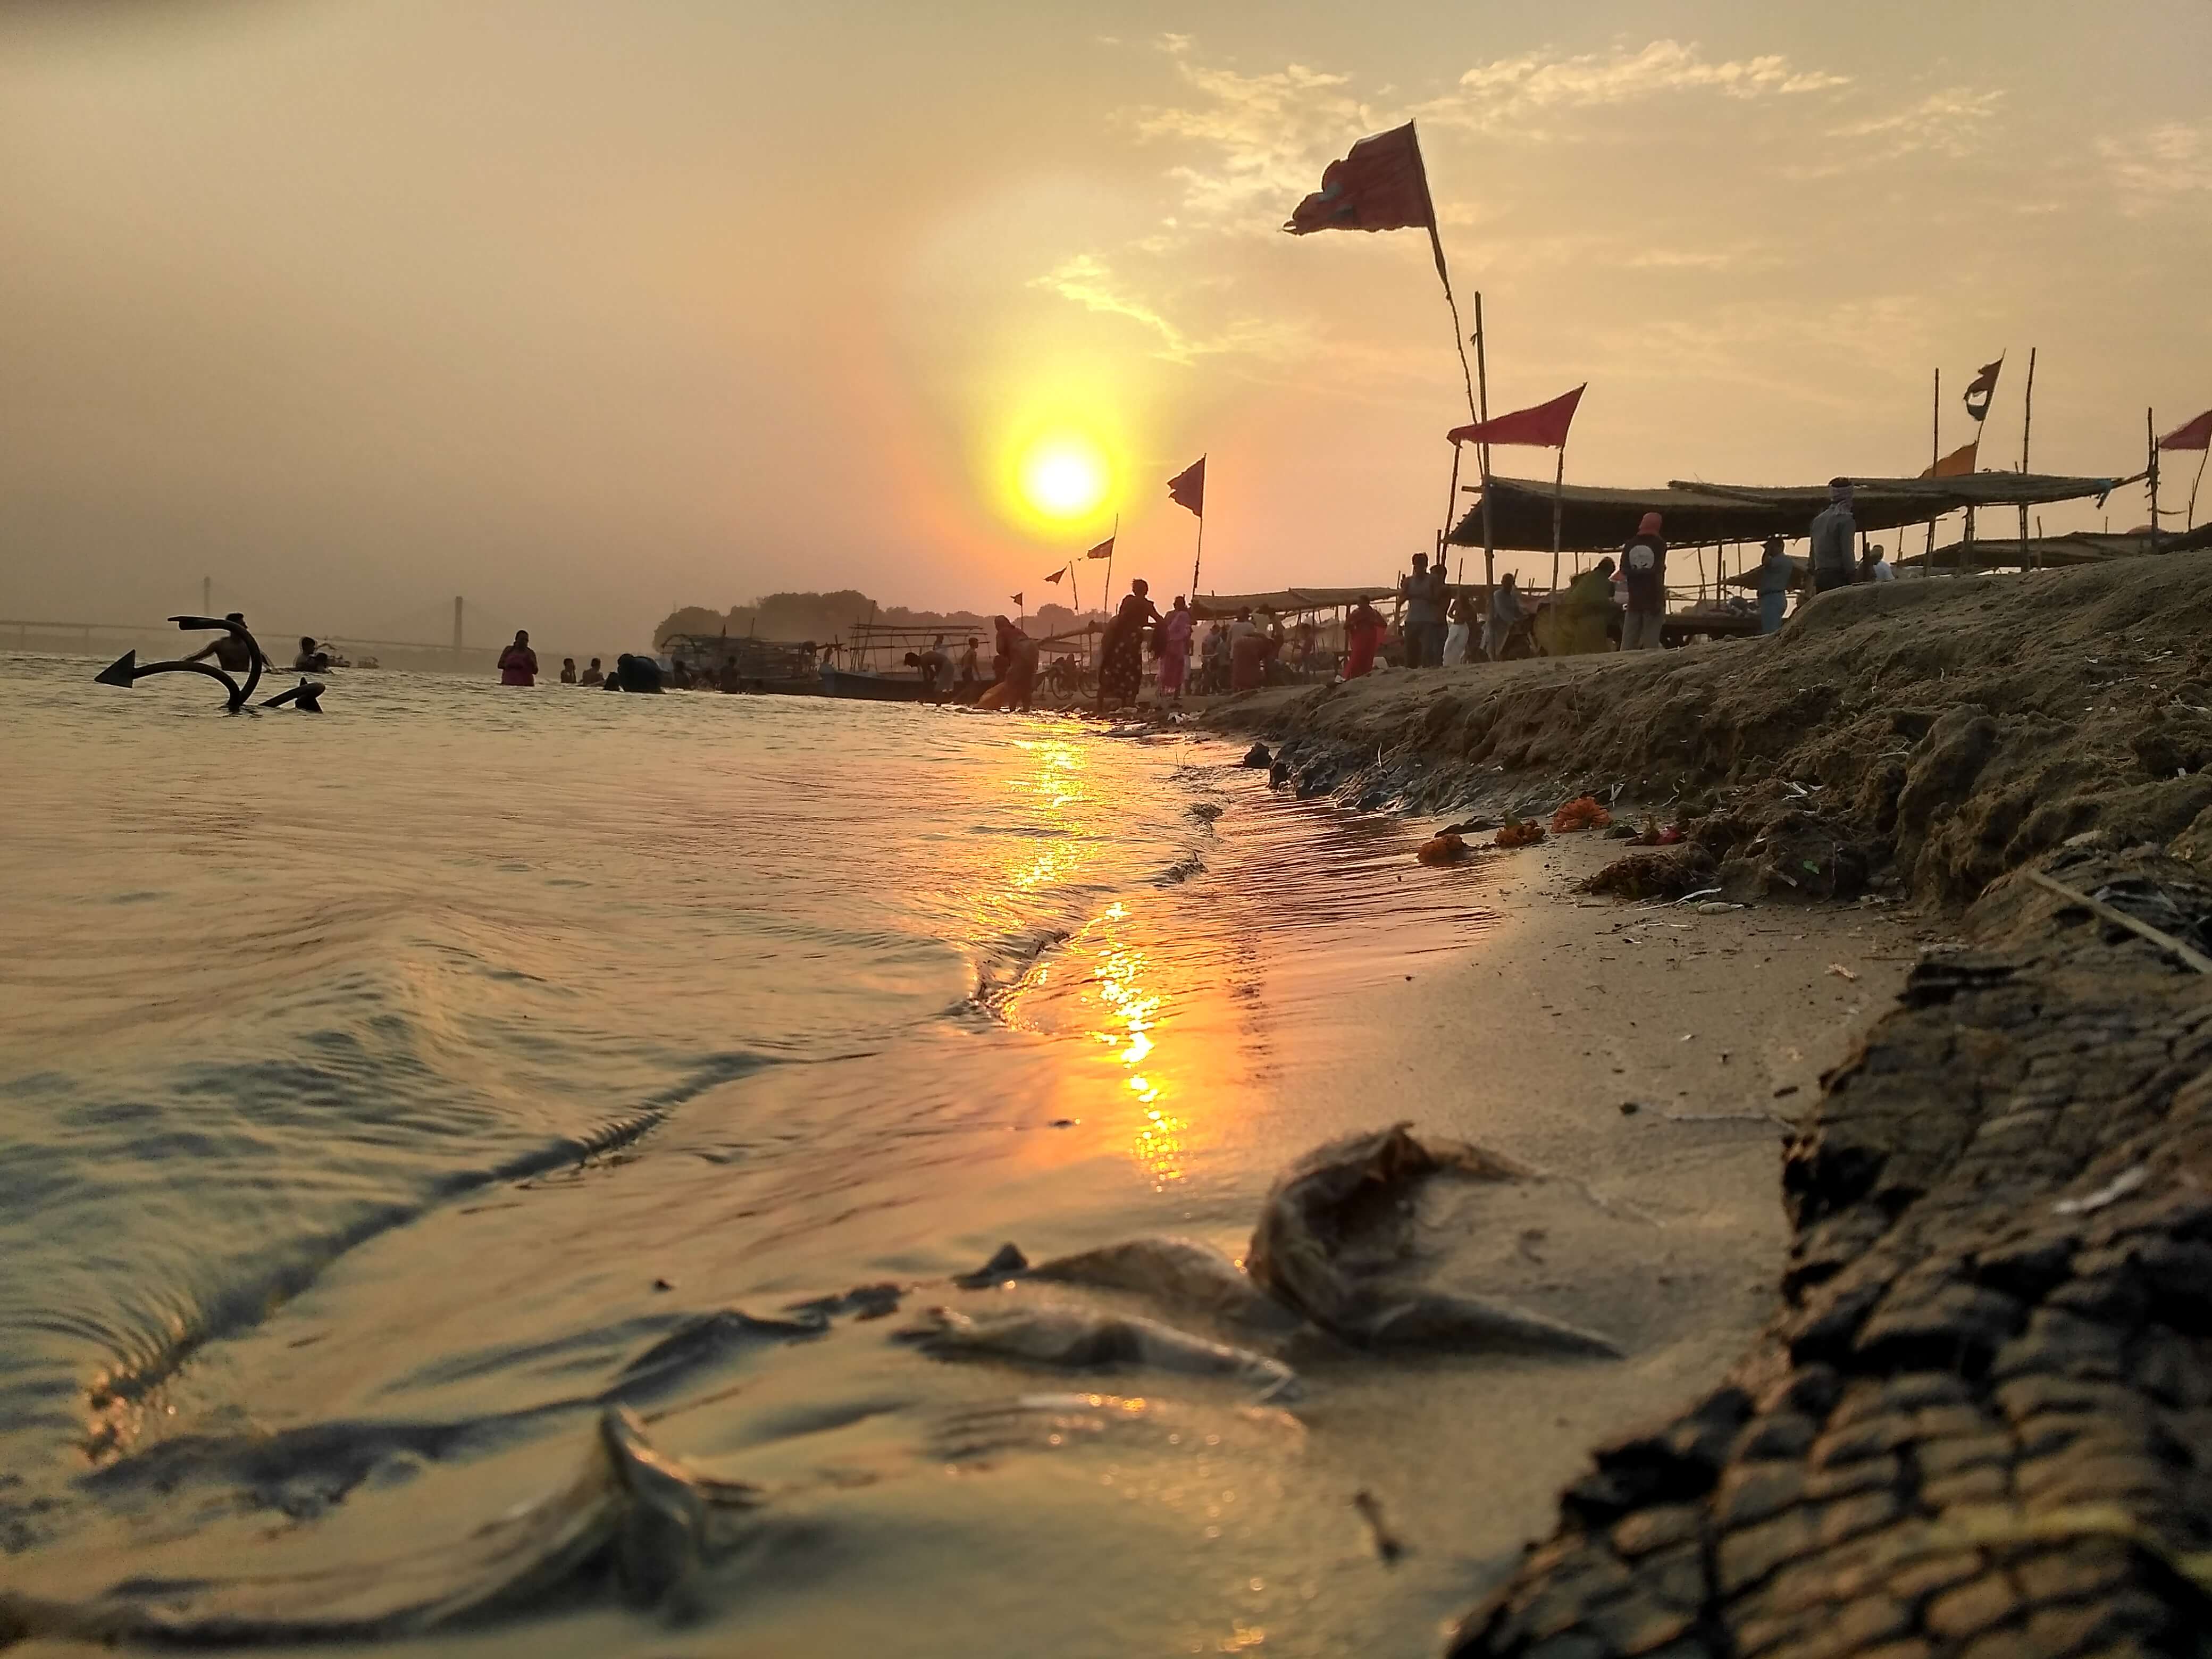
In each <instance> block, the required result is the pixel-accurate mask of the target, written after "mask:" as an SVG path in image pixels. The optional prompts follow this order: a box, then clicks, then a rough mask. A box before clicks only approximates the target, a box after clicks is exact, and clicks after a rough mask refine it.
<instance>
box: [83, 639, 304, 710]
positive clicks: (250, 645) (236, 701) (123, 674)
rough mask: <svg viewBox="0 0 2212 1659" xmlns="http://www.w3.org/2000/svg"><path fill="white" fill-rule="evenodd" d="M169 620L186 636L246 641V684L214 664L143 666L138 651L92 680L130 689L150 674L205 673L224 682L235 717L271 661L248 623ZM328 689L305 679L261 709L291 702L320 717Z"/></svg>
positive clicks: (227, 703) (184, 662)
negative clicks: (210, 634) (207, 633)
mask: <svg viewBox="0 0 2212 1659" xmlns="http://www.w3.org/2000/svg"><path fill="white" fill-rule="evenodd" d="M169 620H170V621H171V622H173V623H176V625H177V627H178V628H179V630H181V631H182V632H184V633H187V634H191V633H197V632H199V631H201V630H203V629H215V630H216V631H218V632H223V633H228V634H230V635H233V636H234V637H235V638H238V639H240V640H243V641H246V650H247V651H248V652H250V653H252V665H251V666H250V667H249V668H248V669H247V671H246V684H243V685H240V684H239V683H238V682H237V681H236V680H234V679H233V678H231V677H230V674H229V671H228V670H225V669H222V668H218V667H216V665H214V664H213V663H205V662H197V661H191V660H189V659H184V658H179V659H176V660H175V661H173V662H149V663H142V662H140V661H139V660H138V653H137V652H136V651H126V652H125V653H123V654H122V655H121V656H119V657H118V658H117V659H115V660H114V661H113V662H112V663H110V664H108V665H107V666H106V667H105V668H103V669H101V670H100V672H99V673H97V674H95V675H94V676H93V678H94V679H95V680H97V681H98V682H99V683H100V684H102V685H120V686H123V687H125V688H126V689H128V688H129V687H131V686H132V685H135V684H137V683H138V682H139V681H140V680H143V679H144V678H146V677H147V676H148V675H149V674H204V675H206V676H207V677H208V678H210V679H211V680H220V681H221V682H222V688H223V692H224V695H225V699H226V701H225V705H224V706H225V707H226V708H228V710H229V711H230V712H231V713H232V714H236V713H237V712H238V711H239V710H240V709H241V708H245V707H246V699H247V698H249V697H251V696H252V695H253V688H254V687H255V686H257V685H258V684H261V671H262V669H263V667H264V666H265V665H267V663H268V661H269V659H268V658H267V657H265V656H264V655H263V654H262V652H261V644H260V641H258V640H256V639H255V638H254V637H253V635H252V634H250V633H248V632H247V631H246V624H245V623H239V622H232V621H230V620H229V619H228V617H170V618H169ZM325 690H329V688H328V687H327V686H325V685H324V684H321V683H320V682H319V681H316V680H311V679H306V678H302V679H301V682H300V683H299V684H297V685H295V686H294V687H293V688H292V689H291V690H289V691H279V692H278V693H277V694H276V696H273V697H267V698H264V699H263V700H262V702H260V703H259V705H258V707H260V708H283V707H284V706H285V705H286V704H287V703H289V704H291V705H292V706H293V707H294V708H297V709H299V710H300V712H301V714H321V713H322V712H323V705H322V703H321V702H320V698H321V697H322V695H323V693H324V692H325Z"/></svg>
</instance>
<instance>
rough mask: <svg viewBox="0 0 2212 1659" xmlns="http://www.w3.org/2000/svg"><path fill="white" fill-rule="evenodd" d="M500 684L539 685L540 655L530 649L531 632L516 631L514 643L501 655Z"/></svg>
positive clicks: (519, 629)
mask: <svg viewBox="0 0 2212 1659" xmlns="http://www.w3.org/2000/svg"><path fill="white" fill-rule="evenodd" d="M499 683H500V684H501V685H535V684H538V653H536V652H535V651H532V649H531V648H530V630H529V629H526V628H518V629H515V630H514V643H513V645H510V646H508V647H507V649H506V650H504V651H502V652H501V653H499Z"/></svg>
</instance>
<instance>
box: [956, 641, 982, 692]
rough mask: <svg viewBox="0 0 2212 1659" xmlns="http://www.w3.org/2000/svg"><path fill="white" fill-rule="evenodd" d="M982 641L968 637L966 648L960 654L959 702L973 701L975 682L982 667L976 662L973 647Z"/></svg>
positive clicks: (980, 675)
mask: <svg viewBox="0 0 2212 1659" xmlns="http://www.w3.org/2000/svg"><path fill="white" fill-rule="evenodd" d="M981 643H982V641H981V640H978V639H977V638H976V637H975V635H973V634H970V635H969V636H968V648H967V649H966V650H965V651H963V652H962V653H960V701H961V702H974V701H975V682H976V681H977V680H979V679H981V678H982V669H983V665H982V664H981V663H980V662H979V661H977V660H976V658H975V647H977V646H979V645H981Z"/></svg>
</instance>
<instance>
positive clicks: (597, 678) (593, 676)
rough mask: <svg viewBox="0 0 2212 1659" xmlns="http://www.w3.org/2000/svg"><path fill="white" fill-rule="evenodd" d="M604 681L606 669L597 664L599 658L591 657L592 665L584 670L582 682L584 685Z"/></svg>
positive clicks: (599, 683)
mask: <svg viewBox="0 0 2212 1659" xmlns="http://www.w3.org/2000/svg"><path fill="white" fill-rule="evenodd" d="M606 683H607V676H606V671H605V669H603V668H601V667H600V666H599V659H598V658H597V657H594V658H592V665H591V666H590V667H589V668H586V670H585V671H584V684H586V685H605V684H606Z"/></svg>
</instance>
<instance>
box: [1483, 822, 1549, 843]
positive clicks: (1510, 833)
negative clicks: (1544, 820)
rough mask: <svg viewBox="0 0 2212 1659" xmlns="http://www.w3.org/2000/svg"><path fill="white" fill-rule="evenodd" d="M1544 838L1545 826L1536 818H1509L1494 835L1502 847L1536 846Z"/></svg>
mask: <svg viewBox="0 0 2212 1659" xmlns="http://www.w3.org/2000/svg"><path fill="white" fill-rule="evenodd" d="M1543 839H1544V826H1543V825H1542V824H1541V823H1537V822H1536V820H1535V819H1534V818H1509V819H1507V820H1506V821H1505V822H1504V823H1502V824H1500V825H1498V833H1497V835H1496V836H1492V841H1493V842H1495V843H1496V844H1497V845H1498V846H1500V847H1534V845H1535V844H1536V843H1537V842H1540V841H1541V840H1543Z"/></svg>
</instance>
